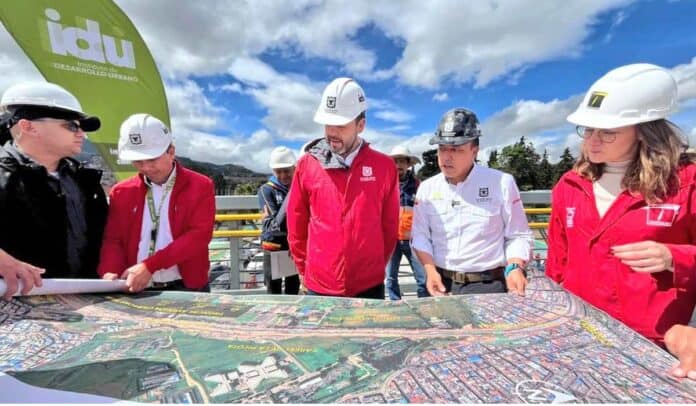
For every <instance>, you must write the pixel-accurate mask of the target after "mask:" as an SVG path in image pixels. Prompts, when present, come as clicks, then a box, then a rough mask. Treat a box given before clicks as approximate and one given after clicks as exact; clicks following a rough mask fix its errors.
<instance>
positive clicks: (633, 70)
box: [568, 63, 677, 128]
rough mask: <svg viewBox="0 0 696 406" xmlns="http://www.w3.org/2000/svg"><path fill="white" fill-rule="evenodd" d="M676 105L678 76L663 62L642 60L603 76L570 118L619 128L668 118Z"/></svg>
mask: <svg viewBox="0 0 696 406" xmlns="http://www.w3.org/2000/svg"><path fill="white" fill-rule="evenodd" d="M676 105H677V82H676V81H675V80H674V77H672V75H671V74H670V73H669V72H668V71H667V70H666V69H664V68H661V67H659V66H656V65H651V64H647V63H638V64H633V65H626V66H621V67H619V68H616V69H614V70H612V71H610V72H609V73H607V74H606V75H604V76H602V77H601V78H599V80H597V81H596V82H595V83H594V84H593V85H592V87H590V90H588V91H587V94H586V95H585V98H584V99H583V100H582V102H581V103H580V106H578V108H577V110H575V112H574V113H572V114H570V115H569V116H568V121H570V122H571V123H573V124H577V125H582V126H586V127H592V128H618V127H624V126H628V125H633V124H639V123H645V122H648V121H655V120H659V119H662V118H665V117H667V114H669V112H670V111H671V110H672V109H674V107H675V106H676Z"/></svg>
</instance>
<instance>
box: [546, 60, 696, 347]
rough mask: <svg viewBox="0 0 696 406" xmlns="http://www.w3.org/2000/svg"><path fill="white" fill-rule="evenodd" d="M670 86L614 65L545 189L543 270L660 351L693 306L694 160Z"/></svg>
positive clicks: (594, 91)
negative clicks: (547, 214) (575, 149)
mask: <svg viewBox="0 0 696 406" xmlns="http://www.w3.org/2000/svg"><path fill="white" fill-rule="evenodd" d="M676 105H677V82H676V81H675V80H674V78H673V77H672V75H671V74H670V72H669V71H667V70H666V69H663V68H661V67H659V66H655V65H651V64H632V65H626V66H622V67H619V68H616V69H614V70H612V71H610V72H608V73H607V74H605V75H604V76H602V77H601V78H600V79H598V80H597V81H596V82H595V83H594V84H593V85H592V86H591V87H590V89H589V90H588V91H587V94H586V95H585V97H584V99H583V100H582V102H581V103H580V105H579V106H578V108H577V110H576V111H575V112H574V113H572V114H570V115H569V116H568V121H570V122H571V123H573V124H575V125H577V133H578V135H579V136H580V137H581V138H582V140H583V142H582V148H581V154H580V157H579V158H578V161H577V162H576V163H575V166H574V167H573V169H572V170H570V171H569V172H567V173H566V174H565V175H563V176H562V177H561V179H560V180H559V182H558V183H557V184H556V186H555V187H554V189H553V191H552V198H551V205H552V207H553V212H552V214H551V219H550V225H549V238H548V241H549V251H548V260H547V263H546V274H547V275H548V276H549V277H550V278H552V279H553V280H555V281H556V282H558V283H560V284H562V286H563V288H565V289H566V290H568V291H570V292H572V293H574V294H575V295H577V296H579V297H581V298H582V299H584V300H586V301H587V302H589V303H590V304H592V305H594V306H596V307H598V308H599V309H601V310H603V311H605V312H607V313H608V314H609V315H610V316H612V317H614V318H615V319H617V320H619V321H621V322H622V323H624V324H626V325H627V326H628V327H630V328H632V329H634V330H635V331H637V332H638V333H640V334H642V335H643V336H645V337H647V338H648V339H650V340H652V341H653V342H655V343H656V344H658V345H662V346H664V345H665V333H666V332H667V331H668V330H669V329H670V328H671V327H672V326H674V325H675V324H687V323H688V322H689V320H690V318H691V314H692V312H693V310H694V305H695V304H696V233H694V224H696V216H694V210H696V164H694V162H693V156H691V155H689V154H687V153H686V147H687V146H686V143H685V141H684V139H683V137H682V136H681V134H680V132H679V130H678V129H677V128H676V127H675V126H674V125H673V124H672V123H670V122H669V121H667V115H668V114H669V112H670V111H672V110H673V109H674V108H675V107H676Z"/></svg>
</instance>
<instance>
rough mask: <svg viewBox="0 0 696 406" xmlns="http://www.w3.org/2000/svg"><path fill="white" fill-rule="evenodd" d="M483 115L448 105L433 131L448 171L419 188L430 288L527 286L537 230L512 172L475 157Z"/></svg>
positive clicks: (419, 233) (420, 250) (419, 226)
mask: <svg viewBox="0 0 696 406" xmlns="http://www.w3.org/2000/svg"><path fill="white" fill-rule="evenodd" d="M480 136H481V130H480V129H479V124H478V119H477V118H476V115H475V114H474V113H473V112H471V111H470V110H467V109H464V108H456V109H452V110H450V111H448V112H446V113H445V114H444V115H443V116H442V119H441V120H440V124H439V125H438V127H437V130H436V131H435V136H433V137H432V138H431V139H430V144H436V145H437V146H438V149H437V162H438V165H439V167H440V170H441V171H442V172H441V173H439V174H437V175H435V176H433V177H431V178H429V179H427V180H425V181H423V183H422V184H421V186H420V188H419V189H418V193H417V195H416V203H415V207H414V218H413V232H412V241H411V246H412V248H413V250H414V251H415V252H416V254H417V255H418V259H419V260H420V261H421V263H422V264H423V267H424V268H425V273H426V278H427V282H426V285H427V288H428V292H429V293H430V294H431V295H433V296H442V295H445V294H448V293H452V294H468V293H501V292H507V291H510V292H514V293H517V294H520V295H523V294H524V290H525V287H526V285H527V279H526V276H525V272H524V267H525V265H526V263H527V261H529V256H530V253H531V243H532V233H531V231H530V230H529V226H528V224H527V217H526V216H525V214H524V208H523V207H522V200H521V199H520V192H519V191H518V189H517V185H516V184H515V180H514V179H513V177H512V176H511V175H509V174H507V173H503V172H500V171H498V170H495V169H491V168H488V167H485V166H480V165H477V164H476V163H475V160H476V154H477V153H478V150H479V137H480Z"/></svg>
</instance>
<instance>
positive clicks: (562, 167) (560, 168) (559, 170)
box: [551, 147, 575, 186]
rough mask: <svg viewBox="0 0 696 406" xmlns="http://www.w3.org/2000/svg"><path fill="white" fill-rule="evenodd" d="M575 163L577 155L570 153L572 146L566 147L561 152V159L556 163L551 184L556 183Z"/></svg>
mask: <svg viewBox="0 0 696 406" xmlns="http://www.w3.org/2000/svg"><path fill="white" fill-rule="evenodd" d="M573 164H575V157H573V155H572V154H571V153H570V148H568V147H566V148H565V149H564V150H563V153H562V154H561V160H560V161H558V162H557V163H556V165H554V168H553V179H552V180H551V181H552V182H551V185H552V186H553V185H555V184H556V182H558V179H560V178H561V176H563V174H564V173H566V172H568V171H569V170H571V169H572V168H573Z"/></svg>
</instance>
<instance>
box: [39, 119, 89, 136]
mask: <svg viewBox="0 0 696 406" xmlns="http://www.w3.org/2000/svg"><path fill="white" fill-rule="evenodd" d="M32 121H53V122H59V123H60V126H61V127H63V128H65V129H66V130H68V131H70V132H71V133H76V132H78V131H80V130H82V127H80V122H79V121H71V120H60V119H57V118H37V119H36V120H32Z"/></svg>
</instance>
